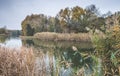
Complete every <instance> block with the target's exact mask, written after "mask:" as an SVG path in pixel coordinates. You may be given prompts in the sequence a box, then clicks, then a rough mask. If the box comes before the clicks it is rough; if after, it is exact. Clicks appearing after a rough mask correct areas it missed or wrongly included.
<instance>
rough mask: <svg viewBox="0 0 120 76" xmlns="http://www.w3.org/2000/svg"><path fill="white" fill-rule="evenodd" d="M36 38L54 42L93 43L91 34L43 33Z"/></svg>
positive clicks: (37, 34) (36, 35)
mask: <svg viewBox="0 0 120 76" xmlns="http://www.w3.org/2000/svg"><path fill="white" fill-rule="evenodd" d="M34 37H35V38H38V39H41V40H53V41H86V42H87V41H91V34H89V33H54V32H41V33H36V34H35V35H34Z"/></svg>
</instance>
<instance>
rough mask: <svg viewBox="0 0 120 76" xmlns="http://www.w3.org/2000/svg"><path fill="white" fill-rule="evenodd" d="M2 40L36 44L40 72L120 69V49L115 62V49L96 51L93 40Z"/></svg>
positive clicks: (91, 75)
mask: <svg viewBox="0 0 120 76" xmlns="http://www.w3.org/2000/svg"><path fill="white" fill-rule="evenodd" d="M0 41H1V42H0V45H1V46H6V47H13V48H14V47H17V48H18V47H21V46H24V47H32V48H33V50H34V53H35V56H36V63H37V64H36V67H41V68H38V69H37V70H38V71H36V72H37V73H36V74H38V75H36V76H114V75H119V73H120V72H119V71H120V70H119V66H118V65H120V59H119V58H120V55H119V53H118V55H117V57H118V58H117V60H118V65H117V66H114V64H113V63H112V61H111V52H110V51H103V52H97V53H95V52H94V49H93V47H92V44H91V42H88V43H84V42H53V41H40V40H37V39H29V40H28V39H27V40H21V39H20V38H18V37H15V38H11V37H9V38H4V37H0ZM73 47H75V48H76V49H73ZM39 74H41V75H39Z"/></svg>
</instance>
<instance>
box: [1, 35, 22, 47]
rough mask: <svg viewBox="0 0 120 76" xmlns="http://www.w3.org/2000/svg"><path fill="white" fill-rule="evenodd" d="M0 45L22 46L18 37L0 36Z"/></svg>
mask: <svg viewBox="0 0 120 76" xmlns="http://www.w3.org/2000/svg"><path fill="white" fill-rule="evenodd" d="M0 46H4V47H8V48H20V47H21V46H22V42H21V39H20V38H19V37H4V36H2V37H0Z"/></svg>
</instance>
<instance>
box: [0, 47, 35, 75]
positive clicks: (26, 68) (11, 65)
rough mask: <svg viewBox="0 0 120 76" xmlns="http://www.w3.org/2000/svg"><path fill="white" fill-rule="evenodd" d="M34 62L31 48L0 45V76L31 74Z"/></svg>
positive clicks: (32, 73)
mask: <svg viewBox="0 0 120 76" xmlns="http://www.w3.org/2000/svg"><path fill="white" fill-rule="evenodd" d="M34 62H35V59H34V54H33V51H32V49H26V48H22V50H15V49H7V48H4V47H0V76H33V75H34V66H35V65H34Z"/></svg>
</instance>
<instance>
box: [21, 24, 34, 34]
mask: <svg viewBox="0 0 120 76" xmlns="http://www.w3.org/2000/svg"><path fill="white" fill-rule="evenodd" d="M23 30H24V31H22V32H23V35H24V36H33V34H34V29H33V28H32V27H31V26H30V24H27V25H25V27H24V28H23Z"/></svg>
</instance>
